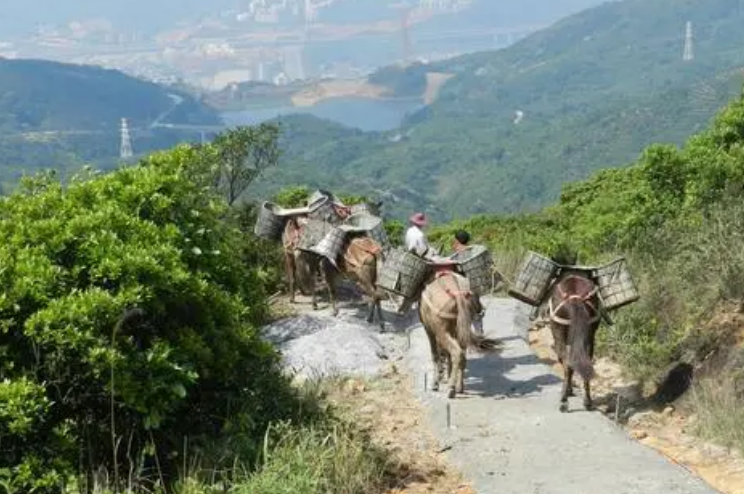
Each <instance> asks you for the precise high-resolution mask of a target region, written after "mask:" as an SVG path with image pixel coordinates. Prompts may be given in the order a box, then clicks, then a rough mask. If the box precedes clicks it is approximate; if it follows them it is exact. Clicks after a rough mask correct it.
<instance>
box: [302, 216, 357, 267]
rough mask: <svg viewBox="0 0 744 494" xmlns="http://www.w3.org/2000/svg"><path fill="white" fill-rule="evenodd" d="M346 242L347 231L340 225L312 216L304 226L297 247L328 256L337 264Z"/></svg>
mask: <svg viewBox="0 0 744 494" xmlns="http://www.w3.org/2000/svg"><path fill="white" fill-rule="evenodd" d="M345 242H346V232H344V231H343V230H341V229H339V228H338V227H336V226H334V225H332V224H330V223H327V222H325V221H321V220H318V219H313V218H310V219H308V220H307V223H306V224H305V226H304V227H303V228H302V233H301V234H300V239H299V241H298V242H297V248H298V249H300V250H304V251H308V252H313V253H315V254H319V255H321V256H324V257H326V258H327V259H328V260H330V261H331V262H332V263H334V264H336V262H337V260H338V255H339V254H340V253H341V251H342V249H343V247H344V243H345Z"/></svg>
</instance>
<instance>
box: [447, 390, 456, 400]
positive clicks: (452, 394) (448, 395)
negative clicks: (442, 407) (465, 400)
mask: <svg viewBox="0 0 744 494" xmlns="http://www.w3.org/2000/svg"><path fill="white" fill-rule="evenodd" d="M456 394H457V393H456V392H455V388H450V390H449V392H448V393H447V398H450V399H451V398H454V397H455V395H456Z"/></svg>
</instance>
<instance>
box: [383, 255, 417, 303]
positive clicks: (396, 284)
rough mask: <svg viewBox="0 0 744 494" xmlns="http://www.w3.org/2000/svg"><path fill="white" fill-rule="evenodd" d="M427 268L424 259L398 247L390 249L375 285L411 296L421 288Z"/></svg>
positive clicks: (397, 293)
mask: <svg viewBox="0 0 744 494" xmlns="http://www.w3.org/2000/svg"><path fill="white" fill-rule="evenodd" d="M429 270H430V265H429V263H428V262H426V260H424V259H422V258H420V257H418V256H416V255H415V254H412V253H410V252H406V251H405V250H403V249H400V248H396V249H392V250H391V251H390V252H389V253H388V256H387V258H386V259H385V263H384V264H383V266H382V269H381V270H380V276H379V278H378V280H377V286H378V287H379V288H382V289H383V290H387V291H388V292H391V293H394V294H396V295H402V296H403V297H406V298H411V297H414V296H415V295H416V294H417V293H418V291H419V290H420V289H421V286H422V285H423V283H424V281H425V279H426V276H427V275H428V274H429Z"/></svg>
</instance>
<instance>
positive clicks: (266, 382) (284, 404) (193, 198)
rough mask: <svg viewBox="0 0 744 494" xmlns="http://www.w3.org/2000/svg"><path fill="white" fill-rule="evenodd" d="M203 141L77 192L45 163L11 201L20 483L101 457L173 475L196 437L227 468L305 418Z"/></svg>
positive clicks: (16, 483) (50, 481)
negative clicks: (272, 433)
mask: <svg viewBox="0 0 744 494" xmlns="http://www.w3.org/2000/svg"><path fill="white" fill-rule="evenodd" d="M199 152H200V151H199V150H198V149H196V148H192V147H189V146H182V147H179V148H176V149H174V150H172V151H170V152H164V153H160V154H156V155H153V156H152V157H150V158H148V159H147V160H145V161H143V162H142V163H140V164H139V165H137V166H135V167H132V168H126V169H121V170H119V171H117V172H115V173H111V174H108V175H104V176H95V175H88V176H78V177H75V178H74V179H73V180H72V182H71V183H70V185H69V187H68V188H67V189H66V190H65V189H63V187H62V186H61V184H60V183H59V182H58V181H57V180H56V179H55V178H54V177H53V176H51V175H46V176H40V177H37V178H34V179H30V180H26V181H25V182H24V184H23V187H22V188H21V190H20V191H19V192H17V193H15V194H13V195H11V196H8V197H4V198H2V199H0V237H1V238H3V239H4V241H3V242H2V244H0V284H2V286H3V292H2V294H0V325H1V327H2V332H1V333H0V354H2V356H3V358H2V359H0V382H3V383H4V384H3V385H2V386H0V416H2V418H3V422H2V423H3V425H2V426H0V443H2V445H3V447H2V451H0V468H1V469H4V470H3V471H4V472H5V483H6V485H7V486H9V487H8V488H9V489H10V490H11V492H40V493H45V492H58V490H59V488H60V485H63V484H65V483H67V482H68V481H69V479H70V478H71V477H72V476H75V475H76V474H77V472H76V470H77V469H80V470H81V471H82V472H88V473H91V472H93V471H94V470H96V469H98V468H100V467H105V468H107V469H109V471H110V472H111V474H112V477H113V479H114V480H116V479H117V478H119V479H121V478H123V477H124V476H123V474H121V475H120V472H121V471H123V469H124V468H125V467H126V468H129V467H132V466H133V465H135V466H136V465H140V466H141V467H142V468H143V469H145V470H147V469H148V468H151V470H150V473H152V471H154V470H155V469H157V470H158V475H159V476H162V477H163V478H164V479H165V481H166V482H167V481H170V480H172V479H174V478H175V476H176V465H178V464H179V459H180V456H181V452H182V449H183V445H184V442H188V444H189V449H190V451H191V452H192V453H193V452H199V451H202V452H206V451H211V453H210V454H208V455H207V454H206V453H205V454H204V457H205V458H210V459H211V460H210V461H213V462H214V463H215V466H218V464H219V463H220V462H221V461H233V460H234V454H235V453H236V452H237V453H239V455H240V456H242V457H243V458H246V459H248V460H249V461H250V460H251V459H252V458H256V456H257V454H258V453H259V451H260V441H261V437H262V435H263V433H264V431H265V430H266V428H267V426H268V424H269V423H270V422H271V421H273V420H281V419H290V418H295V417H296V416H297V410H298V408H297V405H298V403H297V401H298V399H297V397H296V395H295V393H294V392H293V391H292V390H291V388H290V387H289V383H288V381H287V378H285V377H284V376H282V374H281V371H280V366H279V358H278V355H277V354H276V352H275V351H274V350H273V348H272V347H271V346H270V345H269V344H267V343H265V342H263V341H262V340H261V339H260V338H259V336H258V334H257V332H256V330H255V329H254V328H255V325H256V324H258V323H260V322H261V321H262V320H263V319H264V318H265V316H266V314H267V306H266V293H265V288H264V285H263V280H262V278H261V275H260V273H259V271H258V270H256V269H253V268H251V267H249V266H248V265H247V264H246V263H245V257H244V255H245V251H244V246H245V240H246V238H245V236H244V235H243V234H242V233H241V232H240V230H239V229H238V228H237V227H236V225H235V224H234V223H232V222H230V221H226V220H225V218H228V217H229V214H228V211H227V206H226V203H225V200H224V199H223V198H221V197H219V196H218V195H216V193H215V192H214V189H213V188H212V187H211V186H210V185H209V172H208V170H204V169H203V162H204V160H202V159H201V158H200V156H199V154H198V153H199ZM131 308H136V310H131ZM122 313H124V316H122ZM220 450H223V451H226V452H227V451H229V452H230V454H227V455H224V456H223V457H220V456H219V455H218V454H217V453H218V452H219V451H220ZM81 459H83V461H82V463H81V461H80V460H81ZM148 465H149V467H148Z"/></svg>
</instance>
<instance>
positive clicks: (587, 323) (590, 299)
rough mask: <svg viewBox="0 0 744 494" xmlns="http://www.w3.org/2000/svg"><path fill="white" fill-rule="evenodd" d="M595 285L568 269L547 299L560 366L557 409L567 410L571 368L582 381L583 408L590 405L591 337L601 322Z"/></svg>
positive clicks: (571, 384) (571, 393)
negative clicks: (561, 375) (559, 397)
mask: <svg viewBox="0 0 744 494" xmlns="http://www.w3.org/2000/svg"><path fill="white" fill-rule="evenodd" d="M597 291H598V288H597V286H596V285H595V284H594V282H593V281H592V280H591V278H590V277H589V276H587V274H586V273H584V272H582V271H571V270H567V271H566V272H564V274H562V275H561V276H560V277H559V279H558V280H557V281H556V282H555V283H554V284H553V286H552V289H551V293H550V299H549V300H548V314H549V318H550V329H551V331H552V333H553V341H554V347H553V349H554V350H555V353H556V355H557V356H558V361H559V362H560V363H561V365H562V366H563V375H564V380H563V390H562V392H561V404H560V410H561V411H562V412H567V411H568V397H569V396H573V374H574V370H575V371H576V372H578V373H579V376H581V379H582V380H583V381H584V407H585V408H586V409H587V410H591V409H592V408H593V403H592V396H591V390H590V382H591V380H592V378H593V377H594V365H593V363H592V362H593V359H594V337H595V335H596V332H597V328H598V327H599V322H600V311H599V309H600V306H599V303H600V302H599V297H598V295H597Z"/></svg>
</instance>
